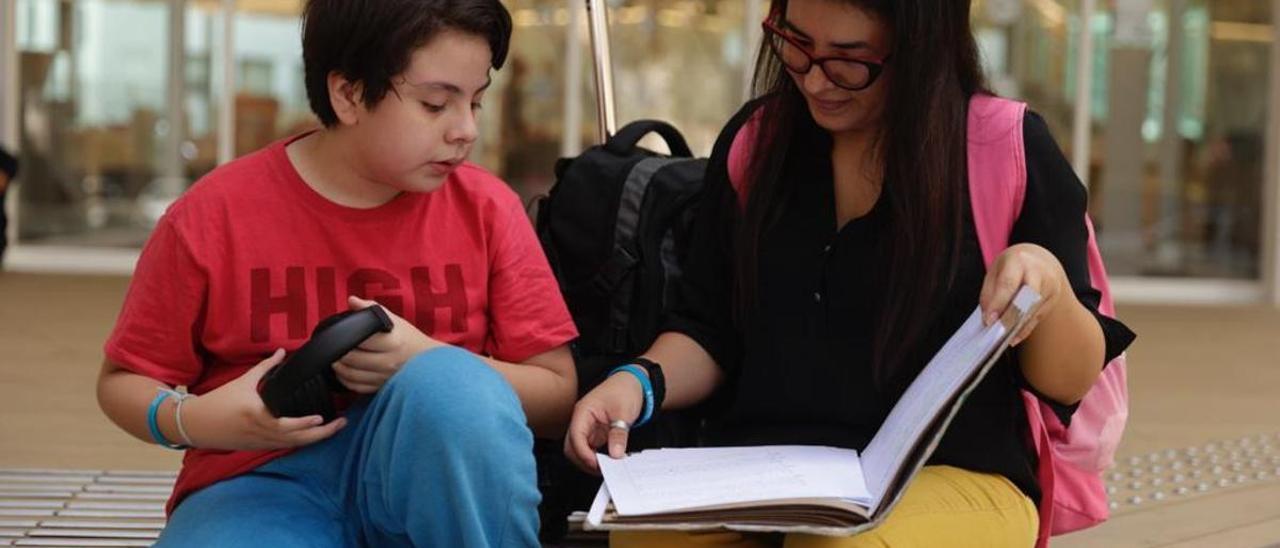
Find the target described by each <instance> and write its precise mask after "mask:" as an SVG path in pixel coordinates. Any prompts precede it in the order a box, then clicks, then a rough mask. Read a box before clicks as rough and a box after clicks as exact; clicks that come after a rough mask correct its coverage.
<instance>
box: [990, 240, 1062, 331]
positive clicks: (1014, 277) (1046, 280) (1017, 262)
mask: <svg viewBox="0 0 1280 548" xmlns="http://www.w3.org/2000/svg"><path fill="white" fill-rule="evenodd" d="M1023 285H1025V286H1027V287H1030V288H1031V289H1033V290H1035V291H1036V292H1037V293H1039V294H1040V299H1041V300H1040V308H1039V309H1037V310H1036V313H1035V315H1034V316H1032V318H1031V321H1029V322H1027V326H1026V327H1025V328H1023V330H1022V332H1021V333H1018V334H1017V335H1015V336H1014V338H1013V341H1012V343H1011V344H1013V345H1018V344H1020V343H1022V341H1025V340H1026V339H1027V337H1029V336H1031V332H1032V331H1034V330H1035V328H1036V326H1037V325H1039V323H1040V320H1042V319H1044V318H1045V317H1047V316H1048V315H1049V314H1052V313H1053V312H1054V310H1055V309H1057V308H1060V305H1061V302H1062V301H1063V299H1064V298H1066V297H1069V296H1071V295H1072V292H1071V282H1070V281H1068V280H1067V273H1066V271H1065V270H1063V269H1062V263H1060V262H1058V258H1057V257H1055V256H1053V253H1050V252H1049V250H1047V249H1045V248H1043V247H1040V246H1038V245H1035V244H1017V245H1014V246H1011V247H1009V249H1006V250H1004V252H1003V253H1001V254H1000V256H999V257H996V260H995V262H994V263H993V264H992V265H991V268H990V269H989V270H988V271H987V277H986V279H985V280H983V282H982V295H981V296H980V297H979V299H978V303H979V305H980V306H981V307H982V319H983V323H984V324H985V325H991V324H992V323H994V322H995V321H996V320H997V319H998V318H999V317H1000V314H1001V313H1003V312H1004V309H1005V308H1007V307H1008V306H1009V304H1010V303H1011V302H1012V301H1013V296H1014V295H1015V294H1016V293H1017V292H1018V288H1020V287H1022V286H1023Z"/></svg>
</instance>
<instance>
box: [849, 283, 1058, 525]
mask: <svg viewBox="0 0 1280 548" xmlns="http://www.w3.org/2000/svg"><path fill="white" fill-rule="evenodd" d="M1038 301H1039V295H1037V294H1036V293H1035V292H1034V291H1032V290H1031V289H1029V288H1026V287H1023V288H1022V289H1021V290H1020V291H1019V292H1018V294H1017V295H1016V296H1015V297H1014V303H1013V305H1012V306H1011V308H1013V309H1014V314H1015V316H1021V315H1022V314H1021V313H1020V312H1021V311H1026V310H1030V309H1031V308H1032V307H1033V306H1034V305H1035V304H1036V303H1037V302H1038ZM1008 332H1009V329H1008V328H1007V326H1006V325H1005V322H1003V321H998V322H995V323H993V324H991V325H990V326H986V327H984V326H983V325H982V310H981V308H977V309H975V310H974V311H973V314H971V315H970V316H969V318H968V319H967V320H966V321H965V323H964V324H963V325H961V326H960V329H958V330H956V333H955V334H954V335H952V337H951V338H950V339H949V340H948V341H947V343H946V344H944V345H943V347H942V349H941V350H939V351H938V353H937V354H936V355H935V356H934V358H933V359H932V360H930V361H929V364H928V365H926V366H925V368H924V369H923V370H922V371H921V372H920V374H919V376H917V377H916V379H915V380H914V381H912V383H911V385H910V386H909V387H908V388H907V390H906V392H905V393H904V394H903V395H902V398H901V399H899V400H898V403H897V404H895V405H894V407H893V410H892V411H890V412H889V417H888V418H887V419H885V422H884V424H883V425H881V427H880V430H879V431H878V432H877V433H876V436H875V437H874V438H873V439H872V440H871V443H870V444H868V445H867V448H866V450H865V451H863V455H862V463H863V467H864V470H865V473H866V478H867V479H866V481H867V486H868V488H869V489H870V491H871V493H872V494H873V496H874V497H875V499H874V500H873V501H872V505H871V509H872V511H875V509H876V508H877V507H878V506H879V504H880V502H881V498H882V497H884V495H885V490H886V489H887V488H888V482H890V481H892V480H893V479H894V476H895V473H896V472H897V470H898V469H899V468H900V467H901V466H902V465H903V464H904V462H905V461H906V459H907V458H908V457H909V456H910V453H911V451H912V449H913V448H914V447H915V446H916V443H917V441H918V440H920V438H921V437H922V436H924V435H925V431H926V430H928V428H929V426H930V425H931V424H932V423H933V422H934V420H935V419H936V418H937V417H939V416H940V415H941V414H942V413H943V412H944V411H945V408H946V406H947V404H948V403H949V402H950V401H951V400H952V397H951V396H954V395H955V394H957V393H958V392H960V391H961V389H962V388H963V387H964V384H965V382H966V381H967V380H968V379H969V378H971V377H972V376H973V374H974V372H975V371H977V370H978V369H979V368H981V367H982V365H983V364H984V363H985V362H986V360H987V358H988V357H989V356H991V354H992V353H993V352H995V351H996V350H997V349H998V348H999V347H1000V345H1001V343H1003V342H1005V340H1006V339H1007V337H1006V335H1007V334H1008Z"/></svg>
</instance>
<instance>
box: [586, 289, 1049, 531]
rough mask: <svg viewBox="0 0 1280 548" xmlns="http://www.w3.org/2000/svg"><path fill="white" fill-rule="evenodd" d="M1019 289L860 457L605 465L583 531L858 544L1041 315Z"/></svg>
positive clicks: (929, 372) (955, 341)
mask: <svg viewBox="0 0 1280 548" xmlns="http://www.w3.org/2000/svg"><path fill="white" fill-rule="evenodd" d="M1039 303H1040V297H1039V295H1037V294H1036V293H1035V292H1034V291H1032V290H1030V289H1029V288H1026V287H1023V288H1022V289H1021V290H1019V291H1018V293H1017V295H1016V296H1015V297H1014V299H1013V304H1012V305H1010V306H1009V308H1008V309H1007V310H1005V312H1004V313H1003V315H1002V316H1001V318H1000V321H998V322H995V323H993V324H992V325H991V326H987V327H984V326H983V325H982V317H981V311H980V310H974V312H973V314H972V315H970V316H969V319H968V320H967V321H966V322H965V323H964V325H962V326H961V327H960V329H959V330H957V331H956V333H955V334H954V335H952V336H951V338H950V339H949V340H948V341H947V343H946V344H944V345H943V346H942V349H941V350H939V351H938V353H937V354H936V355H935V356H934V358H933V359H932V360H931V361H930V362H929V364H928V365H926V366H925V368H924V369H923V370H922V371H921V373H920V375H919V376H917V377H916V379H915V380H914V381H912V383H911V385H910V386H909V387H908V388H907V390H906V392H905V393H904V394H903V395H902V398H901V399H899V400H898V402H897V404H895V405H894V407H893V409H892V411H890V413H889V417H888V418H887V419H886V420H885V422H884V424H883V425H881V427H880V430H879V431H878V432H877V433H876V435H875V437H874V438H872V440H871V443H869V444H868V445H867V448H866V450H865V451H863V452H862V454H861V455H859V454H858V452H856V451H853V450H850V449H838V448H834V447H818V446H759V447H723V448H720V447H717V448H681V449H652V450H647V451H642V452H640V453H636V454H633V455H628V456H626V457H624V458H622V459H617V460H615V459H611V458H609V457H607V456H604V455H601V456H600V468H601V472H602V474H603V475H604V482H603V483H602V484H601V486H600V492H599V493H598V494H597V495H596V500H595V502H594V503H593V504H592V507H591V510H590V512H588V513H587V514H585V515H584V514H583V513H581V512H578V513H575V514H574V516H571V517H570V521H572V522H575V524H576V523H581V525H582V527H583V528H584V529H587V530H628V529H630V530H645V529H675V530H690V531H692V530H709V529H731V530H738V531H777V532H804V533H813V534H824V535H850V534H853V533H856V532H858V531H861V530H864V529H868V528H871V527H874V526H876V525H877V524H879V523H880V521H881V520H882V519H883V518H884V516H885V515H887V514H888V513H889V511H890V510H891V509H892V508H893V506H894V504H896V503H897V501H898V499H899V498H900V497H901V495H902V492H903V490H904V487H905V486H906V485H907V483H909V482H910V481H911V478H912V477H914V476H915V474H916V473H917V472H918V471H919V470H920V468H921V467H922V466H924V463H925V461H926V460H928V458H929V455H930V454H932V453H933V450H934V448H935V447H937V445H938V441H939V440H940V439H941V438H942V434H943V432H945V431H946V429H947V425H948V424H949V423H950V422H951V419H952V417H954V416H955V414H956V411H957V410H958V409H959V408H960V405H961V403H962V402H963V401H964V400H965V398H966V397H967V396H968V394H969V393H970V392H971V391H972V390H973V388H974V387H975V386H977V384H978V382H979V381H981V380H982V378H983V376H984V375H986V373H987V371H989V370H990V369H991V367H992V366H993V365H994V364H995V363H996V361H997V360H998V359H999V358H1000V355H1001V354H1002V353H1003V352H1004V350H1005V349H1006V348H1008V346H1009V341H1010V339H1012V338H1013V336H1014V334H1016V333H1018V332H1019V331H1020V330H1021V328H1022V327H1023V326H1024V325H1025V324H1026V322H1027V321H1028V320H1029V319H1030V318H1031V316H1032V315H1033V314H1034V312H1035V309H1036V307H1037V306H1038V305H1039Z"/></svg>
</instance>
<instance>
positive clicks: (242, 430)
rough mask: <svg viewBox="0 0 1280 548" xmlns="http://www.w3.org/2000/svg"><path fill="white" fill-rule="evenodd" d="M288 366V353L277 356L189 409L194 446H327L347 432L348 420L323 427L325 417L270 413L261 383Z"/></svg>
mask: <svg viewBox="0 0 1280 548" xmlns="http://www.w3.org/2000/svg"><path fill="white" fill-rule="evenodd" d="M283 360H284V350H276V352H275V353H274V354H272V355H271V357H270V358H267V359H265V360H263V361H261V362H258V365H255V366H253V369H250V370H249V371H247V372H245V374H243V375H241V376H240V377H239V378H237V379H235V380H233V381H231V382H229V383H227V384H224V385H222V386H219V387H218V388H215V389H214V390H212V391H211V392H209V393H207V394H204V395H202V396H199V397H196V398H192V399H191V400H189V401H187V402H186V403H184V404H183V408H182V422H183V426H184V427H185V429H186V431H187V433H188V434H189V435H190V436H191V441H192V442H193V443H195V444H196V446H197V447H200V448H202V449H223V450H256V449H284V448H288V447H298V446H302V445H309V444H312V443H315V442H317V441H320V440H323V439H325V438H328V437H329V436H332V435H333V434H334V433H336V432H337V431H338V430H339V429H341V428H342V427H343V426H345V425H346V424H347V419H345V418H342V417H339V418H338V419H336V420H333V421H332V422H330V423H329V424H322V423H321V421H322V420H323V419H322V418H321V417H320V416H319V415H313V416H310V417H276V416H274V415H272V414H271V412H270V411H268V410H267V406H266V404H264V403H263V402H262V396H260V395H259V394H258V383H259V381H261V380H262V377H263V376H264V375H266V374H267V371H270V370H271V368H272V367H275V366H276V364H278V363H280V362H281V361H283Z"/></svg>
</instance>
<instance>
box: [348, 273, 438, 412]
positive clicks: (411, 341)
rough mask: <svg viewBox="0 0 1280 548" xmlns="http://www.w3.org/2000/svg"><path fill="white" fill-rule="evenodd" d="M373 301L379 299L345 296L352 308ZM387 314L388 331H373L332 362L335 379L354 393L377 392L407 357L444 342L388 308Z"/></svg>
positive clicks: (360, 307) (362, 307)
mask: <svg viewBox="0 0 1280 548" xmlns="http://www.w3.org/2000/svg"><path fill="white" fill-rule="evenodd" d="M375 304H378V303H376V302H374V301H366V300H364V299H361V298H359V297H347V305H348V306H350V307H351V309H352V310H360V309H364V308H368V307H370V306H373V305H375ZM387 316H388V317H389V318H391V323H392V326H393V327H392V328H391V331H390V332H388V333H376V334H374V335H373V336H372V337H369V338H368V339H366V340H365V341H364V342H363V343H360V346H359V347H357V348H356V349H355V350H352V351H351V352H348V353H347V355H345V356H343V357H342V359H340V360H338V361H337V362H336V363H334V364H333V370H334V372H336V373H337V374H338V380H339V381H341V382H342V384H343V385H344V386H346V387H347V388H350V389H351V391H352V392H355V393H357V394H372V393H374V392H377V391H378V389H379V388H382V385H384V384H386V383H387V380H388V379H390V378H391V376H392V375H395V374H396V372H397V371H399V370H400V367H401V366H403V365H404V363H405V362H407V361H409V358H412V357H414V356H416V355H418V354H420V353H422V352H425V351H427V350H430V349H432V348H435V347H437V346H443V343H440V342H439V341H436V340H434V339H432V338H431V337H428V336H427V335H426V334H424V333H423V332H422V331H419V330H418V328H417V327H415V326H414V325H413V324H412V323H409V321H408V320H405V319H404V318H401V317H400V316H397V315H395V314H394V313H392V312H391V311H390V310H388V311H387Z"/></svg>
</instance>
